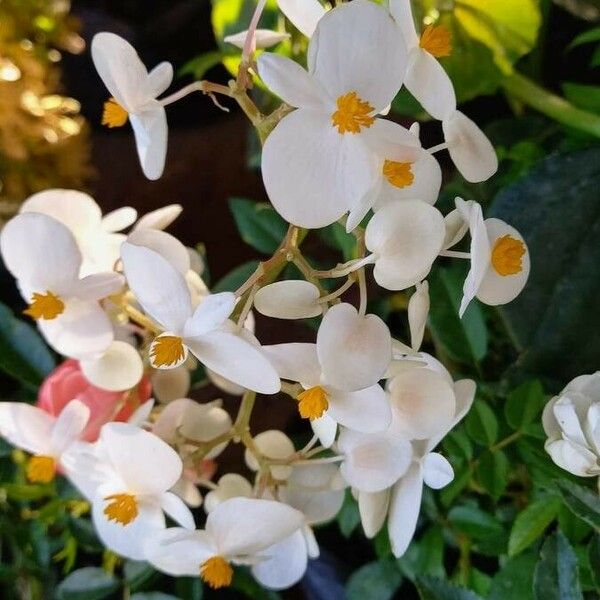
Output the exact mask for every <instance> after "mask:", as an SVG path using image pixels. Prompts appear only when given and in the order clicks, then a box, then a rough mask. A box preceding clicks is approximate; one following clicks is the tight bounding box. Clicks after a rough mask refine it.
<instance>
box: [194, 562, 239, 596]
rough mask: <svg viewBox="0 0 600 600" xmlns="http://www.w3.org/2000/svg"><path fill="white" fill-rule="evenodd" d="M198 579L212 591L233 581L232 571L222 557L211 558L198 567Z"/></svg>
mask: <svg viewBox="0 0 600 600" xmlns="http://www.w3.org/2000/svg"><path fill="white" fill-rule="evenodd" d="M200 577H201V578H202V581H204V583H206V585H208V587H211V588H213V589H214V590H216V589H219V588H222V587H225V586H228V585H230V584H231V580H232V579H233V569H232V568H231V565H230V564H229V563H228V562H227V561H226V560H225V559H224V558H223V557H222V556H211V558H209V559H208V560H205V561H204V562H203V563H202V564H201V565H200Z"/></svg>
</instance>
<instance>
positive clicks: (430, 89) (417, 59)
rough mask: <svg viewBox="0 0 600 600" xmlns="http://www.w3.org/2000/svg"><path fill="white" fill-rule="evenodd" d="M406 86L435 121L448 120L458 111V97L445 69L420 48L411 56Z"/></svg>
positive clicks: (414, 50)
mask: <svg viewBox="0 0 600 600" xmlns="http://www.w3.org/2000/svg"><path fill="white" fill-rule="evenodd" d="M404 85H405V86H406V88H407V89H408V91H409V92H410V93H411V94H412V95H413V96H414V97H415V98H416V99H417V100H418V101H419V103H420V104H421V106H422V107H423V108H424V109H425V110H426V111H427V112H428V113H429V114H430V115H431V116H432V117H433V118H434V119H438V120H440V121H441V120H443V119H447V118H448V117H449V116H450V115H451V114H452V113H454V111H456V95H455V93H454V86H453V85H452V81H451V80H450V77H448V74H447V73H446V71H444V67H442V65H441V64H440V63H439V62H438V61H437V60H436V59H435V58H434V57H433V56H432V55H431V54H429V52H427V51H426V50H423V49H421V48H420V47H416V48H414V49H413V50H412V51H411V53H410V54H409V57H408V69H407V71H406V79H405V81H404Z"/></svg>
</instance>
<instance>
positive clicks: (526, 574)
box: [488, 553, 537, 600]
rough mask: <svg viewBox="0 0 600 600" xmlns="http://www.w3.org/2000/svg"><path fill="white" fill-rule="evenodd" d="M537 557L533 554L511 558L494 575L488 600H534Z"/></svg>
mask: <svg viewBox="0 0 600 600" xmlns="http://www.w3.org/2000/svg"><path fill="white" fill-rule="evenodd" d="M536 562H537V556H536V555H535V554H533V553H527V554H521V555H520V556H515V557H514V558H511V559H510V560H509V561H507V562H506V564H505V565H504V566H503V567H502V568H501V569H500V571H498V572H497V573H496V575H494V578H493V579H492V587H491V588H490V591H489V596H488V600H508V599H509V598H510V599H514V600H533V572H534V569H535V565H536Z"/></svg>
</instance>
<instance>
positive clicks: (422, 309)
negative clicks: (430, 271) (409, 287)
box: [408, 281, 429, 351]
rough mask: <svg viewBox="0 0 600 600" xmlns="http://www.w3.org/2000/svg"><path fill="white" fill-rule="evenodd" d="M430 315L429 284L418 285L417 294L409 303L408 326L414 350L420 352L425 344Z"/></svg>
mask: <svg viewBox="0 0 600 600" xmlns="http://www.w3.org/2000/svg"><path fill="white" fill-rule="evenodd" d="M428 315H429V284H428V283H427V282H426V281H424V282H423V283H420V284H417V289H416V290H415V293H414V294H413V295H412V296H411V297H410V300H409V301H408V324H409V327H410V343H411V346H412V349H413V350H415V351H418V350H419V348H420V347H421V344H422V342H423V335H424V334H425V326H426V325H427V316H428Z"/></svg>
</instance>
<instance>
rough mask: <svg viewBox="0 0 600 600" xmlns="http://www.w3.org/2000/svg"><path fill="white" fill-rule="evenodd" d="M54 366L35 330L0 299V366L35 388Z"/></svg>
mask: <svg viewBox="0 0 600 600" xmlns="http://www.w3.org/2000/svg"><path fill="white" fill-rule="evenodd" d="M54 366H55V363H54V358H53V357H52V354H51V353H50V351H49V350H48V347H47V346H46V344H45V343H44V341H43V340H42V337H41V336H40V335H39V334H38V332H37V331H36V330H35V329H34V328H33V327H32V326H31V325H29V323H25V322H24V321H21V320H20V319H17V318H16V317H15V316H14V315H13V313H12V311H11V310H10V308H8V307H7V306H5V305H4V304H2V303H0V369H1V370H2V371H4V372H5V373H7V374H8V375H10V376H11V377H14V378H15V379H16V380H17V381H20V382H21V383H24V384H26V385H29V386H31V387H35V388H37V387H38V386H39V385H40V383H41V382H42V380H43V379H44V377H46V375H48V373H50V371H52V369H53V368H54Z"/></svg>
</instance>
